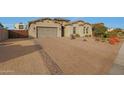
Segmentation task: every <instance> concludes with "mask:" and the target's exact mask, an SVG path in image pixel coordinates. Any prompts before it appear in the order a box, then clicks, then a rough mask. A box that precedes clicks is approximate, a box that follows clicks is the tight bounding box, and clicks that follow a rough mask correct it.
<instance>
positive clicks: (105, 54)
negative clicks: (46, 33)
mask: <svg viewBox="0 0 124 93" xmlns="http://www.w3.org/2000/svg"><path fill="white" fill-rule="evenodd" d="M37 42H38V43H39V44H40V45H41V46H42V47H43V49H44V50H45V51H46V52H47V53H48V55H49V56H50V57H51V58H52V59H53V61H54V64H56V65H58V67H59V69H61V70H62V74H67V75H68V74H69V75H71V74H72V75H73V74H77V75H79V74H108V72H109V70H110V68H111V66H112V64H113V62H114V59H115V57H116V56H117V53H118V50H119V49H120V46H121V44H122V43H119V44H116V45H110V44H108V43H105V42H100V41H95V40H94V39H93V38H89V39H87V41H83V40H82V39H81V38H79V39H75V40H70V39H69V38H44V39H39V40H37Z"/></svg>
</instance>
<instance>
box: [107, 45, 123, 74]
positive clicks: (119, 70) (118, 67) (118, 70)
mask: <svg viewBox="0 0 124 93" xmlns="http://www.w3.org/2000/svg"><path fill="white" fill-rule="evenodd" d="M109 74H111V75H124V43H123V45H122V46H121V48H120V50H119V53H118V55H117V57H116V59H115V61H114V64H113V65H112V68H111V70H110V72H109Z"/></svg>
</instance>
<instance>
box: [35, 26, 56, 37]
mask: <svg viewBox="0 0 124 93" xmlns="http://www.w3.org/2000/svg"><path fill="white" fill-rule="evenodd" d="M37 37H38V38H42V37H57V27H37Z"/></svg>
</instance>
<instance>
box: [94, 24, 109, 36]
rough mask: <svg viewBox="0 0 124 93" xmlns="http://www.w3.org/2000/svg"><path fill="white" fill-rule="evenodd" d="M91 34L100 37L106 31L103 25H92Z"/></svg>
mask: <svg viewBox="0 0 124 93" xmlns="http://www.w3.org/2000/svg"><path fill="white" fill-rule="evenodd" d="M92 29H93V34H94V36H96V37H101V36H102V35H104V34H105V33H106V31H107V27H105V26H104V24H103V23H98V24H93V27H92Z"/></svg>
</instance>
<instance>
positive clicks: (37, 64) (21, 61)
mask: <svg viewBox="0 0 124 93" xmlns="http://www.w3.org/2000/svg"><path fill="white" fill-rule="evenodd" d="M39 50H40V48H39V47H38V45H35V44H34V43H33V40H28V39H11V40H7V41H3V42H0V74H50V73H49V71H48V69H47V67H46V66H45V65H44V63H43V59H42V57H41V55H40V53H39Z"/></svg>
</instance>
